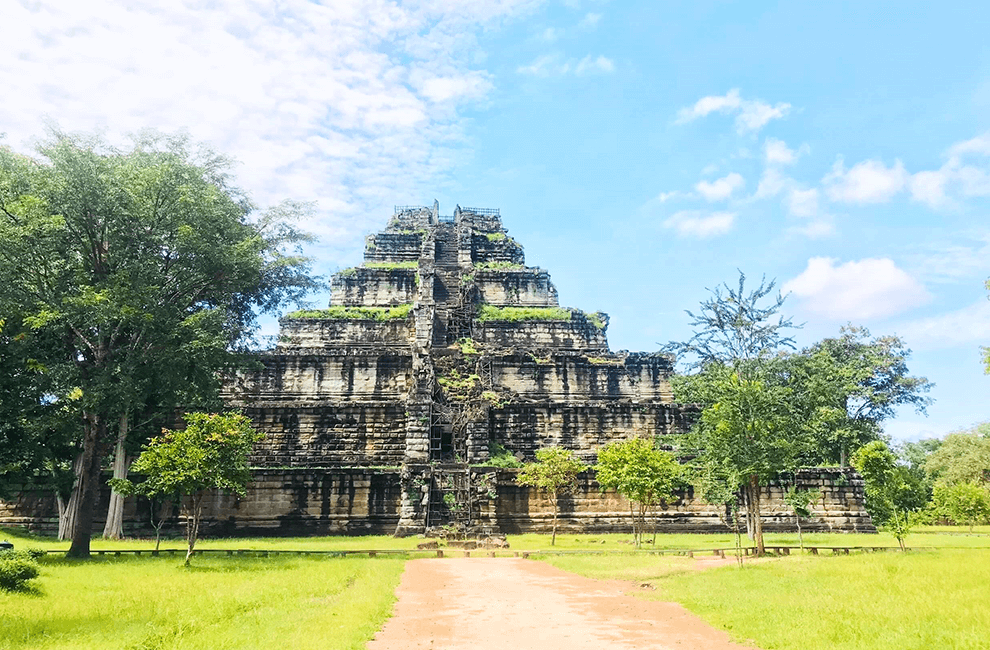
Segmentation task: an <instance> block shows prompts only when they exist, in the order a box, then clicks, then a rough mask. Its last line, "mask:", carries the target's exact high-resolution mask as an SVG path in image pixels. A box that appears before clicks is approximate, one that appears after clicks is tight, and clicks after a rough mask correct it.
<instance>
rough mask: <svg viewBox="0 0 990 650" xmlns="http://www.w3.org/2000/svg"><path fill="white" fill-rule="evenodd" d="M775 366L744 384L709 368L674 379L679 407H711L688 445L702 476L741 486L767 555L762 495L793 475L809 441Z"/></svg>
mask: <svg viewBox="0 0 990 650" xmlns="http://www.w3.org/2000/svg"><path fill="white" fill-rule="evenodd" d="M773 369H774V364H765V365H764V366H763V367H762V368H760V369H759V370H760V373H761V378H754V379H743V378H742V377H740V376H739V374H738V373H736V372H734V371H732V370H731V369H729V368H728V367H726V366H723V365H714V364H710V365H709V366H707V367H706V368H705V370H704V371H702V372H700V373H697V374H695V375H690V376H686V377H680V378H675V379H674V381H672V384H673V386H674V395H675V397H676V398H677V399H678V401H680V402H688V403H700V404H706V405H707V406H705V407H704V409H703V410H702V412H701V416H700V417H699V418H698V420H697V422H696V423H695V424H694V426H693V427H692V431H691V435H690V436H689V437H688V444H689V445H690V447H691V449H692V451H693V452H694V453H695V454H697V457H696V459H695V463H696V464H698V465H699V466H700V467H701V468H702V470H703V471H707V472H709V473H713V474H715V475H718V476H721V477H726V478H727V479H731V480H734V481H737V484H736V485H734V486H733V487H734V488H735V489H739V490H742V492H743V494H744V495H745V497H746V506H747V508H746V509H747V517H748V521H747V527H748V529H749V530H750V532H751V535H752V537H753V539H754V540H755V541H756V548H757V553H758V554H759V555H763V554H764V543H763V524H762V519H761V493H762V490H763V487H764V486H765V485H766V484H767V483H768V482H769V481H771V480H773V479H775V478H776V477H777V476H778V475H779V474H780V473H782V472H785V471H788V470H793V469H794V468H795V466H796V464H797V461H798V459H799V458H800V457H801V455H802V454H803V453H804V452H805V449H806V446H807V441H806V440H805V438H804V437H803V435H802V429H801V427H799V426H797V425H796V423H795V413H794V411H793V408H792V404H791V391H790V389H789V388H787V387H786V386H784V385H782V384H781V383H779V382H778V381H777V380H776V379H777V378H776V376H775V373H774V372H773Z"/></svg>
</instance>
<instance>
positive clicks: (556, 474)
mask: <svg viewBox="0 0 990 650" xmlns="http://www.w3.org/2000/svg"><path fill="white" fill-rule="evenodd" d="M586 469H587V466H586V465H585V464H584V463H582V462H581V461H580V460H578V459H577V458H575V457H574V453H573V452H572V451H571V450H570V449H564V448H562V447H544V448H543V449H539V450H537V452H536V462H535V463H527V464H526V466H525V467H524V468H523V469H522V471H521V472H519V475H518V476H517V477H516V483H518V484H519V485H529V486H532V487H535V488H536V489H537V490H538V491H540V492H542V493H543V494H544V495H545V497H546V499H547V501H549V502H550V505H551V506H552V507H553V534H552V536H551V537H550V546H554V545H555V544H556V542H557V514H558V512H559V511H560V497H562V496H564V495H567V494H570V493H572V492H574V490H576V489H577V476H578V474H580V473H581V472H583V471H584V470H586Z"/></svg>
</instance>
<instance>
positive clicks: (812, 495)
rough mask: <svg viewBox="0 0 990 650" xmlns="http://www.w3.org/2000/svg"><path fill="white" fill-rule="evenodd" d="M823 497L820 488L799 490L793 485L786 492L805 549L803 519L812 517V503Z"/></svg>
mask: <svg viewBox="0 0 990 650" xmlns="http://www.w3.org/2000/svg"><path fill="white" fill-rule="evenodd" d="M820 498H822V493H821V491H820V490H799V489H797V486H795V485H792V486H791V487H790V488H788V489H787V492H786V493H785V494H784V503H786V504H787V505H788V506H790V507H791V511H793V512H794V523H796V524H797V531H798V543H799V544H800V545H801V550H802V551H803V550H804V535H803V534H802V533H801V519H812V518H814V513H813V512H812V511H811V504H812V503H814V502H815V501H817V500H818V499H820Z"/></svg>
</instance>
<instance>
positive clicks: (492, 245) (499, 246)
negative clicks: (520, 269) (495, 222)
mask: <svg viewBox="0 0 990 650" xmlns="http://www.w3.org/2000/svg"><path fill="white" fill-rule="evenodd" d="M471 261H472V262H474V263H475V264H479V263H486V262H488V263H493V262H494V263H508V264H518V265H519V266H523V265H525V264H526V254H525V253H524V252H523V248H522V246H520V245H519V244H517V243H516V242H515V241H514V240H513V239H512V238H510V237H502V238H489V237H488V236H486V235H478V234H475V235H473V236H472V237H471Z"/></svg>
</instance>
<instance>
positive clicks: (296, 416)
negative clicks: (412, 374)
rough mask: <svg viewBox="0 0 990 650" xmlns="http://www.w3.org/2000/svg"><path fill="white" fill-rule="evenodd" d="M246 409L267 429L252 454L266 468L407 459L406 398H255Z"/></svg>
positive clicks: (354, 464) (371, 463) (378, 463)
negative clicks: (285, 402) (300, 400)
mask: <svg viewBox="0 0 990 650" xmlns="http://www.w3.org/2000/svg"><path fill="white" fill-rule="evenodd" d="M243 411H244V414H245V415H247V416H248V417H250V418H251V420H252V421H253V422H254V423H255V425H256V426H257V427H258V428H259V429H261V430H262V431H264V432H265V438H264V439H263V440H262V441H261V442H259V443H258V444H257V445H256V446H255V449H254V453H253V454H252V455H251V464H252V465H256V466H261V467H368V466H376V467H382V466H392V467H398V466H399V465H401V464H402V462H403V456H404V453H405V438H406V408H405V405H404V404H403V403H402V402H398V401H395V402H370V403H368V402H365V403H356V402H352V401H319V402H309V403H302V404H295V405H292V406H291V407H288V406H285V405H283V404H282V403H274V404H265V403H264V402H253V403H251V404H250V405H248V406H246V407H245V408H243Z"/></svg>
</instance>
